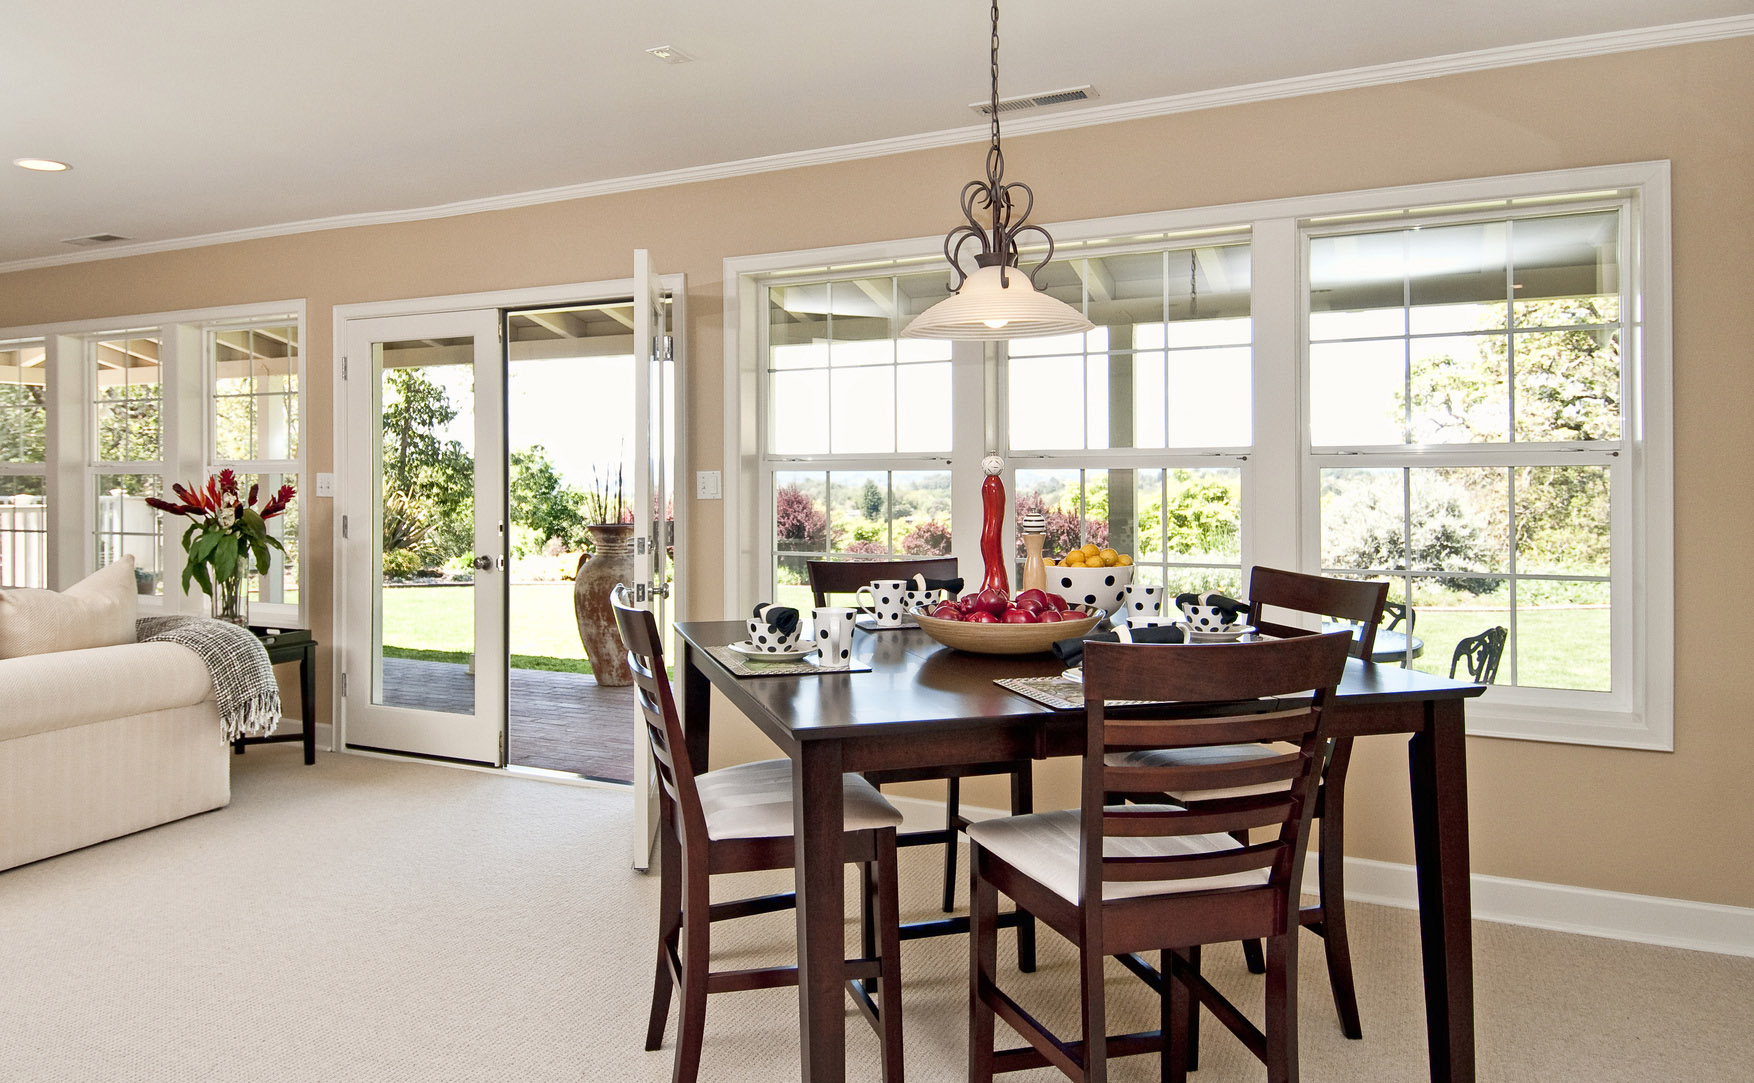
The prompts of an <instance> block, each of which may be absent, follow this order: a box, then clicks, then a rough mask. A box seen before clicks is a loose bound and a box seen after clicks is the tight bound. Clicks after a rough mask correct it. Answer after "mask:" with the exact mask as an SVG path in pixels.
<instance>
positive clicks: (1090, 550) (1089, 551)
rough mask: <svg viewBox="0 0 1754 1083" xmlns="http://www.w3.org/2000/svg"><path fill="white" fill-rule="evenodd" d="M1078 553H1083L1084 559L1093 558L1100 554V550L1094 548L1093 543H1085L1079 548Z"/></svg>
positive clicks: (1094, 544)
mask: <svg viewBox="0 0 1754 1083" xmlns="http://www.w3.org/2000/svg"><path fill="white" fill-rule="evenodd" d="M1078 551H1079V552H1080V553H1083V554H1084V555H1085V556H1086V557H1093V556H1096V555H1097V554H1099V553H1101V552H1102V550H1101V549H1098V548H1097V547H1096V543H1095V542H1085V543H1084V544H1083V545H1082V546H1080V547H1079V549H1078Z"/></svg>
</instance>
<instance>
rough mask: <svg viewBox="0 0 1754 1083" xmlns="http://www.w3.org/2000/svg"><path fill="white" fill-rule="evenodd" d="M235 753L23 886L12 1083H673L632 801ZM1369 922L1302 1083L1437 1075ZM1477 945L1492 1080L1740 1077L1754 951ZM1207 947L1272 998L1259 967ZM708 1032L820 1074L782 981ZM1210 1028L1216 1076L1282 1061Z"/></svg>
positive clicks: (760, 1061)
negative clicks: (655, 1001) (183, 816)
mask: <svg viewBox="0 0 1754 1083" xmlns="http://www.w3.org/2000/svg"><path fill="white" fill-rule="evenodd" d="M235 763H236V769H235V771H234V776H233V798H232V804H231V807H230V808H228V809H225V810H221V811H219V812H214V813H209V814H207V815H203V816H198V817H195V818H194V819H190V820H184V821H181V822H179V823H175V824H170V825H166V826H164V827H160V828H156V829H154V830H151V831H147V832H143V833H141V834H139V835H134V836H131V837H129V838H126V839H119V840H116V841H113V842H109V843H105V844H103V845H101V846H96V847H92V848H90V849H87V850H83V851H80V852H78V853H74V854H68V855H64V856H62V857H58V858H53V859H50V860H48V861H42V862H38V863H37V864H35V865H29V866H25V867H23V868H19V869H14V870H11V871H9V872H4V873H0V1080H5V1081H7V1083H12V1081H31V1083H36V1081H43V1083H49V1081H55V1083H60V1081H77V1083H92V1081H107V1080H176V1081H194V1080H225V1081H252V1083H253V1081H282V1080H286V1081H292V1080H301V1081H302V1080H321V1081H340V1080H360V1081H368V1080H369V1081H400V1080H421V1081H438V1080H533V1081H534V1080H543V1081H545V1080H599V1079H601V1080H665V1079H668V1078H669V1074H670V1067H671V1054H672V1048H671V1047H670V1046H669V1045H668V1044H667V1045H666V1046H665V1048H664V1050H663V1051H661V1052H656V1053H646V1052H644V1051H643V1050H642V1049H641V1048H640V1043H641V1039H642V1037H643V1033H644V1021H645V1011H646V1004H647V998H648V996H649V990H650V981H651V965H652V960H653V946H652V936H653V921H652V916H651V915H652V907H653V904H654V900H655V897H656V889H657V883H656V880H655V879H654V878H652V877H646V876H642V875H639V874H637V873H634V872H632V871H631V870H630V869H629V868H628V861H627V853H628V842H627V833H628V824H629V813H628V803H629V802H628V798H627V796H626V795H625V794H624V793H617V792H613V791H604V790H592V789H581V788H575V787H565V786H556V785H549V784H544V783H540V782H533V781H528V780H521V779H512V778H500V777H496V776H492V775H487V774H479V773H473V772H466V771H457V770H450V769H446V768H441V767H433V766H425V765H413V764H402V763H395V762H386V761H381V760H372V759H365V758H360V757H351V756H335V755H328V754H324V755H322V756H319V758H318V761H317V764H316V766H314V767H308V768H307V767H304V766H302V764H301V763H300V761H299V753H298V750H297V747H296V746H295V745H280V746H268V747H262V748H254V749H251V750H250V752H249V754H248V755H247V756H245V757H243V758H241V759H239V760H237V761H235ZM935 854H936V851H935V850H913V851H904V857H903V862H904V867H905V869H906V870H907V871H908V873H909V874H910V876H909V883H908V885H907V890H906V894H905V896H904V910H907V911H912V912H913V913H916V914H923V913H925V912H927V911H929V910H931V909H933V903H932V901H931V900H932V897H933V895H934V893H935V891H936V883H937V873H936V870H935V866H934V864H933V857H934V855H935ZM745 879H746V880H748V879H754V878H745ZM739 886H754V887H759V886H760V885H747V884H746V885H739ZM1353 915H1354V916H1353V921H1354V925H1355V928H1356V932H1355V934H1354V935H1355V939H1356V941H1357V950H1358V959H1357V964H1358V972H1359V973H1358V978H1359V985H1360V998H1361V1001H1362V1011H1363V1015H1364V1026H1365V1034H1366V1037H1365V1040H1364V1041H1362V1042H1348V1041H1346V1040H1345V1039H1343V1038H1342V1037H1341V1036H1340V1034H1339V1031H1338V1028H1337V1026H1336V1024H1335V1022H1334V1015H1333V1007H1332V1003H1331V1001H1330V1000H1329V997H1328V990H1327V983H1326V979H1325V977H1324V974H1323V972H1322V970H1321V966H1320V956H1319V947H1318V945H1317V943H1316V941H1315V939H1314V938H1313V937H1305V938H1304V940H1305V947H1306V950H1305V952H1304V955H1303V965H1304V969H1303V982H1302V996H1303V1013H1302V1018H1303V1033H1302V1044H1301V1050H1302V1058H1303V1069H1304V1072H1303V1078H1304V1079H1305V1080H1309V1081H1328V1080H1332V1081H1351V1080H1419V1079H1423V1078H1425V1059H1424V1058H1425V1052H1424V1031H1423V1023H1422V1018H1423V1017H1422V1014H1421V1003H1422V1001H1421V991H1420V988H1421V987H1420V984H1419V966H1418V954H1417V927H1416V924H1415V920H1414V916H1413V915H1412V914H1410V913H1406V912H1402V911H1397V910H1391V909H1385V908H1381V907H1371V906H1363V905H1359V906H1356V907H1354V911H1353ZM742 926H743V928H742V929H741V930H738V931H735V932H729V931H728V932H726V933H724V934H722V935H721V938H720V944H719V955H720V957H721V958H724V959H727V960H732V959H738V960H752V959H757V958H772V957H776V956H779V955H783V954H785V953H787V952H789V950H790V947H789V941H790V937H791V925H790V917H789V915H775V916H772V917H769V918H761V919H753V920H751V921H747V922H744V923H742ZM734 928H735V926H731V927H726V926H721V929H734ZM1043 945H1044V965H1043V967H1042V969H1041V971H1040V972H1039V973H1037V974H1036V975H1033V976H1031V977H1030V978H1029V980H1028V981H1026V982H1020V983H1018V986H1017V988H1018V990H1019V992H1020V994H1021V995H1022V996H1023V997H1024V998H1025V1001H1026V1003H1032V1004H1034V1005H1036V1006H1038V1007H1039V1008H1040V1009H1041V1012H1042V1014H1044V1015H1046V1016H1048V1017H1051V1018H1057V1019H1061V1020H1064V1019H1066V1018H1069V1017H1070V1013H1072V1012H1073V1011H1075V1002H1076V1001H1075V998H1076V992H1075V986H1074V984H1073V974H1072V971H1071V969H1070V968H1071V963H1072V959H1071V956H1070V954H1069V953H1068V952H1067V951H1066V950H1065V947H1064V945H1063V943H1062V942H1060V941H1058V940H1057V938H1055V937H1053V936H1052V935H1051V934H1048V935H1046V936H1045V937H1044V940H1043ZM1475 945H1476V960H1477V970H1478V994H1479V996H1478V1001H1479V1005H1478V1018H1479V1042H1478V1047H1479V1057H1480V1063H1481V1078H1482V1079H1483V1080H1497V1081H1521V1080H1530V1081H1533V1080H1543V1081H1551V1080H1579V1081H1586V1080H1587V1081H1590V1083H1610V1081H1620V1080H1624V1081H1635V1080H1636V1081H1649V1080H1689V1081H1709V1080H1738V1081H1740V1080H1746V1079H1748V1078H1749V1074H1750V1073H1749V1068H1748V1065H1749V1063H1750V1062H1751V1061H1750V1055H1749V1054H1748V1051H1747V1041H1748V1028H1749V1025H1750V1021H1751V1020H1754V960H1751V959H1738V958H1728V957H1722V956H1714V955H1707V954H1701V953H1695V952H1686V951H1678V950H1673V949H1667V948H1654V947H1644V946H1640V945H1630V944H1623V943H1618V942H1613V941H1607V940H1595V939H1590V938H1586V937H1578V936H1566V935H1562V934H1557V933H1550V932H1541V931H1535V930H1530V929H1522V928H1516V927H1512V926H1506V925H1490V924H1479V925H1477V926H1476V939H1475ZM904 952H905V986H904V988H905V996H906V1017H905V1021H906V1033H907V1069H908V1077H909V1078H910V1079H911V1080H914V1081H918V1083H925V1081H935V1080H959V1079H962V1078H963V1075H964V1047H965V1032H964V1028H965V1027H966V1007H965V999H966V992H965V983H966V981H967V969H966V968H967V963H966V954H965V953H966V942H965V941H964V940H963V939H961V938H944V939H938V940H929V941H915V942H913V943H910V944H908V945H907V946H906V947H905V949H904ZM1009 952H1010V946H1009V937H1008V935H1007V936H1005V937H1003V938H1002V939H1001V960H1002V961H1007V960H1009V958H1010V954H1009ZM1208 960H1209V961H1208V967H1207V969H1208V970H1209V972H1211V973H1213V974H1214V975H1215V976H1216V979H1217V980H1218V981H1219V983H1220V984H1221V985H1222V986H1223V987H1224V988H1226V989H1229V990H1232V991H1233V995H1234V996H1236V997H1238V998H1239V1002H1241V1003H1243V1004H1245V1005H1250V1006H1253V1007H1254V1008H1255V1010H1256V1013H1257V1015H1258V996H1257V995H1256V990H1257V989H1258V982H1259V979H1256V978H1251V977H1249V976H1248V975H1247V974H1246V973H1244V972H1243V971H1242V968H1241V963H1240V952H1239V951H1237V950H1236V949H1235V948H1232V947H1219V948H1215V949H1211V950H1210V951H1209V952H1208ZM1117 988H1118V989H1120V990H1123V991H1124V992H1123V993H1122V995H1121V999H1122V1000H1123V1001H1124V1006H1123V1009H1122V1010H1121V1011H1119V1012H1117V1014H1118V1015H1120V1016H1121V1017H1122V1018H1121V1019H1119V1020H1117V1023H1120V1024H1126V1023H1127V1022H1128V1021H1129V1020H1130V1021H1131V1025H1133V1026H1140V1027H1143V1026H1147V1025H1149V1021H1150V1020H1151V1019H1154V1018H1155V1014H1154V1013H1155V1009H1154V1007H1153V1006H1152V1003H1151V1001H1150V1000H1149V998H1148V997H1146V996H1143V995H1141V994H1140V993H1139V992H1138V991H1137V990H1138V988H1139V987H1138V985H1137V983H1136V981H1135V980H1134V979H1131V978H1129V977H1126V976H1124V975H1117ZM674 1030H675V1023H674V1017H672V1021H671V1032H670V1036H669V1038H668V1039H667V1040H673V1038H674ZM707 1032H708V1033H707V1044H706V1049H705V1053H704V1059H703V1065H702V1078H703V1080H708V1081H718V1080H728V1081H738V1083H743V1081H760V1083H768V1081H783V1080H788V1079H796V1078H797V1064H798V1059H797V1058H798V1053H797V1049H798V1043H797V1030H796V1000H795V996H794V994H793V993H792V992H791V991H790V990H774V991H768V992H757V993H744V994H724V995H720V996H715V997H713V998H712V999H711V1001H710V1002H709V1005H708V1010H707ZM848 1035H849V1040H848V1046H849V1051H848V1075H849V1078H851V1079H864V1080H875V1079H877V1078H878V1072H877V1060H876V1044H875V1041H874V1039H873V1038H872V1036H871V1033H870V1031H869V1030H868V1029H867V1028H866V1027H865V1026H864V1024H863V1023H862V1022H861V1021H859V1020H858V1018H857V1017H856V1016H854V1017H853V1018H852V1019H851V1020H850V1022H849V1026H848ZM1206 1035H1207V1039H1206V1043H1205V1044H1206V1057H1205V1060H1204V1063H1203V1066H1202V1069H1201V1071H1200V1072H1199V1073H1197V1074H1196V1075H1195V1076H1194V1079H1195V1080H1196V1081H1198V1083H1225V1081H1230V1080H1250V1081H1253V1080H1259V1079H1262V1078H1264V1075H1263V1073H1262V1070H1261V1069H1260V1067H1259V1066H1258V1065H1257V1064H1255V1063H1254V1062H1252V1061H1251V1060H1249V1059H1248V1057H1247V1056H1246V1054H1244V1053H1243V1052H1242V1051H1241V1049H1240V1047H1239V1046H1237V1045H1236V1043H1235V1042H1234V1041H1232V1040H1231V1039H1230V1038H1229V1037H1228V1035H1226V1034H1224V1033H1222V1030H1221V1028H1218V1027H1216V1026H1215V1025H1212V1024H1210V1023H1208V1026H1207V1029H1206ZM1153 1068H1154V1062H1153V1061H1152V1060H1150V1059H1148V1058H1134V1059H1132V1060H1129V1061H1122V1062H1120V1065H1119V1068H1118V1070H1117V1072H1116V1073H1115V1075H1116V1078H1119V1079H1138V1080H1144V1079H1152V1078H1155V1076H1154V1071H1153ZM1010 1078H1015V1079H1056V1078H1060V1077H1059V1076H1057V1074H1055V1073H1052V1072H1035V1073H1025V1074H1022V1075H1018V1076H1013V1077H1010Z"/></svg>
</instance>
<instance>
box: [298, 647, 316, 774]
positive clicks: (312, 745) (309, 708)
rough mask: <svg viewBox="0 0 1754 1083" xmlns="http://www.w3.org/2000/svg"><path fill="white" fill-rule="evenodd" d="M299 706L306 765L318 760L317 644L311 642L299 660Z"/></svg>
mask: <svg viewBox="0 0 1754 1083" xmlns="http://www.w3.org/2000/svg"><path fill="white" fill-rule="evenodd" d="M298 706H299V711H300V712H301V713H302V714H303V715H304V723H305V733H304V737H305V766H306V767H309V766H310V765H311V764H313V763H316V762H317V645H316V644H315V643H312V644H309V645H308V646H306V647H305V649H304V653H303V654H301V655H300V656H299V660H298Z"/></svg>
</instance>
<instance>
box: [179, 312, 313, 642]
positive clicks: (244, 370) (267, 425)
mask: <svg viewBox="0 0 1754 1083" xmlns="http://www.w3.org/2000/svg"><path fill="white" fill-rule="evenodd" d="M203 345H204V353H205V358H206V370H207V372H208V374H209V387H210V389H211V390H210V392H209V395H208V400H209V407H210V408H209V417H208V433H209V436H210V440H209V446H208V451H207V456H208V469H209V471H211V472H217V471H219V470H221V469H224V468H227V467H229V468H231V469H232V470H234V471H236V472H237V474H238V477H239V484H240V485H241V486H242V487H243V488H244V490H245V492H248V491H249V489H250V488H251V487H252V486H256V487H259V489H260V493H261V495H260V497H259V499H260V501H261V502H262V503H266V502H267V500H268V497H269V495H270V494H272V493H274V492H275V491H276V490H278V489H279V488H280V487H281V486H282V485H292V486H293V487H294V488H295V489H296V488H298V482H299V463H298V457H299V447H298V434H299V424H298V422H299V340H298V324H297V323H296V322H285V321H273V322H268V323H259V324H258V323H245V324H236V323H220V324H214V325H211V326H209V327H208V328H207V329H206V332H205V340H204V343H203ZM303 507H304V502H303V501H301V500H294V501H293V502H292V503H291V504H290V505H288V506H287V509H286V514H284V515H281V516H278V517H276V518H274V519H271V520H269V521H268V530H269V533H270V534H272V535H273V536H274V537H276V538H279V539H280V543H281V545H283V546H285V552H284V553H282V552H280V551H279V550H275V549H270V550H269V551H268V557H269V562H270V563H269V568H268V571H267V573H266V574H263V575H256V576H252V577H251V580H250V588H249V590H250V600H251V603H252V604H253V605H255V604H258V603H266V604H270V605H288V606H295V605H296V604H297V603H298V582H299V576H298V569H299V559H298V558H299V522H300V520H301V518H302V516H301V514H300V513H301V510H302V508H303ZM265 612H272V611H265ZM276 619H278V618H276Z"/></svg>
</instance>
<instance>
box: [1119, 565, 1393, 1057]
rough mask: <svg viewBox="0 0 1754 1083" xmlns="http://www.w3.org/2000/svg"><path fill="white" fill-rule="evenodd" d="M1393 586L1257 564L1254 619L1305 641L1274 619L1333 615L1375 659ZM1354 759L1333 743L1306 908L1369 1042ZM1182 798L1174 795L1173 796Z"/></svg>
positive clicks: (1267, 751)
mask: <svg viewBox="0 0 1754 1083" xmlns="http://www.w3.org/2000/svg"><path fill="white" fill-rule="evenodd" d="M1388 592H1389V585H1388V584H1387V583H1371V582H1365V581H1362V580H1356V579H1330V578H1327V577H1326V576H1319V575H1308V574H1306V573H1303V572H1291V571H1285V570H1283V569H1279V568H1267V567H1261V566H1256V567H1255V568H1254V570H1253V571H1252V572H1251V573H1250V575H1249V591H1248V598H1249V617H1248V622H1249V623H1250V624H1252V625H1254V626H1255V627H1256V628H1257V629H1259V630H1260V631H1262V632H1264V633H1266V634H1268V635H1272V636H1279V637H1303V636H1308V635H1310V634H1311V633H1310V631H1309V630H1308V629H1307V628H1304V627H1302V626H1300V625H1295V624H1288V623H1284V622H1283V618H1281V619H1272V620H1269V619H1268V618H1267V616H1266V613H1267V611H1268V610H1269V609H1270V610H1271V611H1272V612H1273V615H1274V617H1276V618H1277V617H1279V614H1280V611H1286V612H1288V613H1302V614H1308V615H1311V616H1316V617H1332V618H1337V619H1339V620H1341V621H1345V622H1348V623H1350V624H1351V625H1353V628H1352V632H1351V634H1352V635H1353V637H1354V638H1353V641H1352V646H1351V653H1352V655H1353V656H1354V657H1357V658H1364V659H1368V658H1370V656H1371V652H1372V651H1373V650H1375V649H1376V630H1377V625H1379V624H1380V623H1382V615H1383V606H1384V603H1385V602H1386V600H1387V598H1388ZM1278 754H1279V750H1275V749H1273V748H1271V747H1268V746H1265V745H1261V744H1254V743H1251V744H1245V745H1234V746H1231V747H1229V748H1226V749H1222V750H1206V751H1203V752H1202V753H1200V755H1202V756H1208V757H1210V756H1219V757H1229V758H1232V759H1236V760H1266V759H1270V758H1272V757H1273V756H1275V755H1278ZM1187 756H1188V754H1186V753H1183V752H1181V751H1180V750H1176V749H1164V750H1154V751H1149V752H1140V753H1137V754H1135V755H1134V757H1133V758H1134V759H1135V760H1136V761H1138V762H1139V763H1141V764H1150V765H1155V766H1169V765H1174V764H1178V763H1181V762H1183V761H1184V760H1185V759H1186V758H1187ZM1351 760H1352V738H1350V737H1340V738H1336V739H1335V740H1333V741H1332V742H1330V744H1329V746H1328V749H1327V756H1326V766H1325V767H1324V768H1323V770H1322V784H1321V789H1320V791H1319V793H1318V795H1317V800H1316V808H1315V817H1316V819H1317V820H1318V821H1319V823H1320V827H1319V830H1318V833H1317V847H1316V871H1317V882H1318V884H1319V885H1320V895H1319V899H1318V901H1317V903H1316V905H1314V906H1307V907H1304V908H1303V910H1302V913H1301V920H1302V924H1303V925H1304V926H1305V927H1307V928H1308V929H1310V931H1312V932H1314V933H1316V934H1317V935H1319V936H1320V937H1321V938H1322V946H1323V948H1324V951H1325V955H1326V957H1327V964H1328V983H1329V985H1330V986H1331V987H1332V988H1333V992H1334V1011H1335V1012H1336V1013H1337V1014H1338V1015H1339V1017H1340V1030H1341V1032H1342V1033H1344V1034H1345V1035H1346V1037H1348V1038H1362V1037H1364V1028H1363V1024H1362V1023H1361V1022H1360V1020H1359V1016H1358V990H1357V985H1356V982H1355V981H1354V980H1353V976H1352V947H1351V941H1350V939H1349V937H1348V936H1347V930H1346V872H1345V869H1346V866H1345V861H1346V844H1345V825H1346V817H1345V811H1346V805H1345V794H1346V769H1347V766H1348V764H1350V763H1351ZM1126 796H1127V798H1128V799H1129V800H1134V801H1143V800H1150V799H1152V797H1155V796H1158V795H1138V794H1128V795H1126ZM1170 796H1171V797H1172V798H1173V797H1175V796H1176V795H1174V794H1173V793H1172V794H1171V795H1170ZM1243 953H1244V956H1245V958H1246V960H1247V964H1248V968H1249V970H1250V971H1251V972H1253V973H1256V974H1260V973H1263V972H1264V971H1265V968H1266V963H1265V959H1264V957H1263V955H1262V952H1261V945H1260V944H1259V943H1258V942H1256V941H1255V940H1252V939H1250V940H1245V941H1243Z"/></svg>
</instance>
